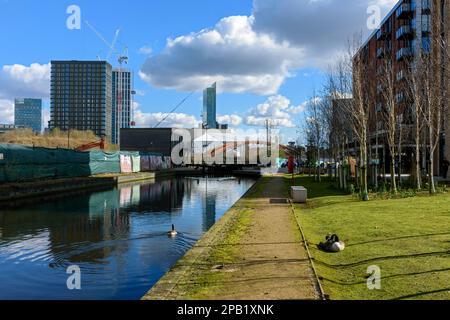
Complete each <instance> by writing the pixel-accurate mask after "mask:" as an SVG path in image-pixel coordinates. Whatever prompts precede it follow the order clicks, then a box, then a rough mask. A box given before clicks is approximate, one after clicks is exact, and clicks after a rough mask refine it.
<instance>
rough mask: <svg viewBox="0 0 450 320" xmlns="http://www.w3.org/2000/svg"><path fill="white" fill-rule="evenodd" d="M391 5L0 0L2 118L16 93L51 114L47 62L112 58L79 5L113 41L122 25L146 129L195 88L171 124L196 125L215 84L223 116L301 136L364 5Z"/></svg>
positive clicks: (382, 0) (383, 0) (291, 0)
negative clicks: (74, 17) (314, 98)
mask: <svg viewBox="0 0 450 320" xmlns="http://www.w3.org/2000/svg"><path fill="white" fill-rule="evenodd" d="M344 2H346V3H347V4H348V5H350V6H351V8H353V9H351V10H350V9H349V7H348V6H346V7H344V6H342V5H341V4H342V3H344ZM393 2H394V1H393V0H318V1H314V2H310V1H307V0H215V1H211V0H192V1H186V0H165V1H162V0H161V1H160V0H151V1H149V0H129V1H126V2H123V1H107V0H95V1H92V0H91V1H87V0H75V1H64V0H58V1H54V0H40V1H33V0H0V30H1V31H0V45H1V48H2V50H0V123H7V122H11V121H12V120H13V119H12V112H11V108H12V106H11V101H12V100H13V98H14V97H15V96H17V95H27V96H30V95H33V96H35V97H42V98H44V105H45V108H46V111H45V115H46V117H48V104H49V103H48V91H49V89H48V68H46V65H48V63H49V62H50V60H52V59H55V60H58V59H73V60H96V59H97V56H98V55H100V57H102V58H103V59H105V58H106V56H107V53H108V51H109V50H108V48H107V47H106V45H105V44H104V43H103V42H102V41H101V40H100V39H99V38H98V37H97V36H96V35H95V33H94V32H93V31H92V30H91V29H89V28H88V27H87V25H86V24H85V23H84V22H83V23H82V26H81V30H69V29H68V28H67V27H66V20H67V18H68V17H69V14H67V13H66V10H67V8H68V6H69V5H77V6H79V8H80V9H81V20H82V21H86V20H87V21H89V22H90V23H91V24H92V25H94V26H95V28H96V29H97V30H99V31H100V32H101V33H102V34H103V36H104V37H105V38H106V39H107V40H108V41H110V42H111V41H112V39H113V36H114V33H115V31H116V29H117V28H120V29H121V34H120V37H119V40H118V43H117V49H118V50H122V49H123V48H124V47H125V46H126V47H128V50H129V56H130V64H129V68H131V69H132V70H133V71H134V73H135V76H134V79H135V88H136V90H137V91H138V92H139V95H137V96H136V99H135V100H136V108H137V109H136V118H137V119H136V120H137V122H138V124H139V125H140V126H151V125H154V123H155V122H156V121H157V120H158V119H160V118H161V117H162V116H163V114H164V113H165V112H168V111H169V110H170V109H172V107H173V106H174V105H176V104H177V103H178V102H179V101H180V100H181V99H183V98H184V97H185V96H186V95H187V93H188V92H189V91H191V90H194V91H196V93H195V94H194V96H192V97H191V98H190V99H189V100H188V101H187V102H186V103H185V104H184V105H183V106H182V107H180V109H179V110H178V111H177V113H178V115H177V116H176V117H175V118H173V119H169V120H168V122H167V123H166V125H167V126H169V125H173V124H175V125H180V122H183V121H185V120H186V124H187V126H189V124H191V123H192V122H194V121H198V120H199V119H200V114H201V108H202V101H201V88H203V87H204V86H206V85H207V84H208V83H212V82H214V81H218V87H219V90H220V91H221V92H220V95H219V96H218V113H219V114H220V115H222V116H228V118H226V117H224V118H223V120H224V121H225V120H229V121H231V120H230V119H231V118H230V117H231V116H233V118H232V119H233V121H231V122H233V123H234V124H235V125H238V126H240V127H249V126H251V127H257V126H258V125H260V124H261V123H263V121H264V120H265V119H267V118H269V119H272V120H273V122H274V123H275V124H278V125H279V127H280V128H281V129H282V130H283V132H284V133H286V134H287V135H288V139H291V138H292V139H294V138H295V136H296V131H297V128H296V126H297V125H299V124H300V123H301V121H302V118H303V117H304V113H303V112H302V109H303V105H302V104H303V103H304V102H305V101H307V100H308V99H309V98H311V95H312V93H313V90H314V89H316V90H319V89H320V87H321V84H322V82H323V79H324V71H325V70H326V68H327V65H328V64H330V63H332V62H333V60H334V59H335V58H336V56H337V55H338V53H339V52H340V50H342V47H343V45H345V40H346V38H347V37H349V36H350V35H351V34H352V33H354V32H358V31H360V30H361V29H363V31H364V33H368V32H369V31H368V30H364V22H365V21H366V19H367V12H366V9H367V7H368V6H369V5H371V4H377V5H379V6H381V8H382V10H384V11H386V10H387V9H389V7H390V6H391V5H392V3H393ZM124 3H125V5H124ZM168 39H172V40H171V41H169V42H168ZM150 52H151V53H150ZM115 60H116V59H115V58H112V59H111V61H110V62H111V63H112V64H113V65H116V62H115ZM33 64H34V65H33Z"/></svg>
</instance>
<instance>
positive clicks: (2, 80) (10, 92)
mask: <svg viewBox="0 0 450 320" xmlns="http://www.w3.org/2000/svg"><path fill="white" fill-rule="evenodd" d="M49 95H50V64H38V63H33V64H31V65H30V66H24V65H20V64H14V65H4V66H3V67H2V68H1V69H0V98H2V99H9V100H13V99H14V98H18V97H23V98H41V99H48V98H49Z"/></svg>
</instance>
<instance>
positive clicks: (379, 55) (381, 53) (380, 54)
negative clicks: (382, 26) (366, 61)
mask: <svg viewBox="0 0 450 320" xmlns="http://www.w3.org/2000/svg"><path fill="white" fill-rule="evenodd" d="M385 55H386V49H385V48H378V49H377V58H378V59H381V58H383V57H384V56H385Z"/></svg>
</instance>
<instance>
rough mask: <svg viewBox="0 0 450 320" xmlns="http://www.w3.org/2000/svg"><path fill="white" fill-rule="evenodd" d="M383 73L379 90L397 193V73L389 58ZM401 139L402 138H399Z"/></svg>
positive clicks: (393, 186)
mask: <svg viewBox="0 0 450 320" xmlns="http://www.w3.org/2000/svg"><path fill="white" fill-rule="evenodd" d="M381 63H382V65H381V69H382V72H381V75H380V83H379V84H378V90H379V91H380V92H381V96H382V102H381V104H382V106H381V110H382V112H381V115H382V119H383V120H384V121H383V123H384V129H385V132H386V141H387V145H388V148H389V152H390V154H391V163H390V167H391V191H392V192H393V193H397V183H396V176H395V155H396V150H397V142H396V141H397V140H396V138H397V128H398V108H397V105H398V104H397V102H398V101H397V91H396V87H395V81H396V78H395V75H394V68H393V66H392V61H391V60H390V59H389V58H385V59H383V61H382V62H381ZM399 141H400V139H399ZM399 151H400V150H399Z"/></svg>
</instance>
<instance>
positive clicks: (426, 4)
mask: <svg viewBox="0 0 450 320" xmlns="http://www.w3.org/2000/svg"><path fill="white" fill-rule="evenodd" d="M429 13H431V3H430V0H422V14H429Z"/></svg>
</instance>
